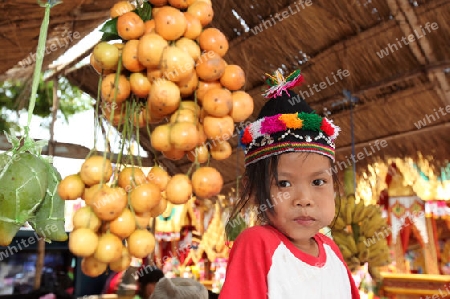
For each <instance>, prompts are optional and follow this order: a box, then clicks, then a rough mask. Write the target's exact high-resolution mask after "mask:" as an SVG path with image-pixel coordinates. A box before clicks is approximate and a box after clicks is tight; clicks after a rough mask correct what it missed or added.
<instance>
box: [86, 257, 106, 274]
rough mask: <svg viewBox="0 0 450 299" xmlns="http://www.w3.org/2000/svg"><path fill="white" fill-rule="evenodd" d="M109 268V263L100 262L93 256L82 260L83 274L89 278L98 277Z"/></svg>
mask: <svg viewBox="0 0 450 299" xmlns="http://www.w3.org/2000/svg"><path fill="white" fill-rule="evenodd" d="M107 268H108V264H107V263H103V262H100V261H99V260H97V259H96V258H95V257H93V256H88V257H84V258H83V259H82V260H81V272H83V274H84V275H86V276H89V277H98V276H100V275H102V274H103V273H104V272H105V271H106V269H107Z"/></svg>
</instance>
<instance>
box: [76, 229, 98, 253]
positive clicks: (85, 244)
mask: <svg viewBox="0 0 450 299" xmlns="http://www.w3.org/2000/svg"><path fill="white" fill-rule="evenodd" d="M97 244H98V236H97V234H96V233H95V232H94V231H93V230H91V229H89V228H77V229H75V230H73V231H72V232H71V233H70V234H69V250H70V252H72V253H73V254H74V255H76V256H79V257H86V256H90V255H92V254H94V252H95V250H96V249H97Z"/></svg>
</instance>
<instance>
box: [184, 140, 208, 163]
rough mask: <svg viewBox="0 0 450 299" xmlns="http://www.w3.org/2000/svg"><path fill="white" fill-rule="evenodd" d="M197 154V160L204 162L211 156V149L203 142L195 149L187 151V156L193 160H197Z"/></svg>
mask: <svg viewBox="0 0 450 299" xmlns="http://www.w3.org/2000/svg"><path fill="white" fill-rule="evenodd" d="M196 156H197V162H198V163H200V164H202V163H206V162H208V158H209V151H208V147H207V146H206V144H202V145H199V146H197V147H196V148H195V149H193V150H191V151H189V152H188V153H186V157H187V158H188V159H189V161H191V162H195V157H196Z"/></svg>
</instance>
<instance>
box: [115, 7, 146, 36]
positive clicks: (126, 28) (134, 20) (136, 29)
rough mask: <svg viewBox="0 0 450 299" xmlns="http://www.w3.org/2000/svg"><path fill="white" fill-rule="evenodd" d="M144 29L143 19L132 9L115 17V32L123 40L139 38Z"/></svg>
mask: <svg viewBox="0 0 450 299" xmlns="http://www.w3.org/2000/svg"><path fill="white" fill-rule="evenodd" d="M144 31H145V26H144V21H143V20H142V19H141V17H139V15H138V14H137V13H135V12H133V11H130V12H127V13H124V14H123V15H121V16H119V17H118V18H117V33H118V34H119V36H120V37H121V38H123V39H124V40H132V39H139V38H140V37H141V36H142V35H143V34H144Z"/></svg>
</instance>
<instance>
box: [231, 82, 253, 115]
mask: <svg viewBox="0 0 450 299" xmlns="http://www.w3.org/2000/svg"><path fill="white" fill-rule="evenodd" d="M231 98H232V100H233V108H232V109H231V114H230V115H231V117H232V118H233V121H234V122H242V121H244V120H246V119H248V118H249V117H250V116H251V115H252V113H253V108H254V103H253V98H252V97H251V96H250V95H249V94H248V93H246V92H245V91H241V90H238V91H235V92H232V93H231Z"/></svg>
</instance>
